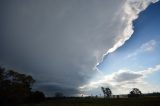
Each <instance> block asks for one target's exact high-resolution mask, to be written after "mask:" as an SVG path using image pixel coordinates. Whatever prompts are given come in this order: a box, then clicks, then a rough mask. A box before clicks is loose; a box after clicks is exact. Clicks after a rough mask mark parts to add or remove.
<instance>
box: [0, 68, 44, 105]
mask: <svg viewBox="0 0 160 106" xmlns="http://www.w3.org/2000/svg"><path fill="white" fill-rule="evenodd" d="M34 83H35V80H34V79H33V78H32V76H30V75H25V74H21V73H18V72H16V71H14V70H6V69H5V68H2V67H0V105H2V106H3V105H4V106H6V105H9V104H17V103H28V102H39V101H43V100H44V99H45V95H44V94H43V92H41V91H32V86H33V84H34Z"/></svg>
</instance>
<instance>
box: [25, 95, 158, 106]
mask: <svg viewBox="0 0 160 106" xmlns="http://www.w3.org/2000/svg"><path fill="white" fill-rule="evenodd" d="M24 106H29V105H24ZM33 106H160V98H155V97H153V98H151V97H150V98H129V99H102V98H81V99H77V98H75V99H71V98H66V99H57V100H48V101H45V102H42V103H38V104H35V105H33Z"/></svg>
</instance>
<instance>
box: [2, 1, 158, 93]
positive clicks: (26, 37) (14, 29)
mask: <svg viewBox="0 0 160 106" xmlns="http://www.w3.org/2000/svg"><path fill="white" fill-rule="evenodd" d="M46 1H47V0H45V1H44V0H34V1H32V0H26V1H25V0H14V1H6V0H4V1H3V0H1V1H0V8H2V9H1V10H2V12H0V15H1V16H2V17H1V18H0V23H1V24H0V28H1V31H0V50H2V51H3V52H0V64H2V65H7V66H8V67H11V68H15V69H17V70H22V71H21V72H23V73H26V74H31V75H32V76H33V77H34V78H35V79H36V80H37V83H36V84H37V85H35V88H37V89H40V90H41V89H42V88H43V89H42V90H44V92H45V93H46V94H47V93H48V94H51V93H50V92H47V90H46V89H49V88H50V87H52V88H55V89H56V88H62V89H60V90H61V92H67V91H68V90H70V89H72V90H73V89H75V90H74V94H75V93H76V91H77V89H78V87H79V86H82V85H84V84H86V83H87V82H89V81H90V79H92V78H93V77H95V76H96V75H97V74H99V72H100V71H98V72H97V70H98V69H97V67H96V65H97V64H98V63H100V62H101V61H102V59H103V58H104V56H106V55H107V54H108V53H112V52H114V51H115V50H116V49H117V48H118V47H120V46H122V45H123V44H124V43H125V41H126V40H128V39H129V38H130V37H131V35H132V33H133V25H132V23H133V21H134V20H135V19H136V18H137V17H138V14H139V13H140V12H141V11H143V10H144V9H146V7H147V6H148V5H149V4H150V3H153V2H156V1H157V0H98V1H97V0H81V1H79V0H67V1H66V0H58V1H55V0H53V1H52V0H48V1H47V2H46ZM44 87H46V88H44ZM65 88H66V89H65ZM65 90H66V91H65ZM50 91H51V92H52V93H53V94H54V92H55V91H56V90H53V91H52V90H50ZM68 92H69V91H68ZM77 93H79V92H77ZM70 94H72V93H70ZM68 95H69V94H68ZM72 95H73V94H72Z"/></svg>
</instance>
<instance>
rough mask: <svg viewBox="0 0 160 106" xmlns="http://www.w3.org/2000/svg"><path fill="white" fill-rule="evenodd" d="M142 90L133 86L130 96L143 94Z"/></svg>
mask: <svg viewBox="0 0 160 106" xmlns="http://www.w3.org/2000/svg"><path fill="white" fill-rule="evenodd" d="M141 95H142V92H141V91H140V90H139V89H138V88H133V89H132V91H130V94H129V96H130V97H138V96H141Z"/></svg>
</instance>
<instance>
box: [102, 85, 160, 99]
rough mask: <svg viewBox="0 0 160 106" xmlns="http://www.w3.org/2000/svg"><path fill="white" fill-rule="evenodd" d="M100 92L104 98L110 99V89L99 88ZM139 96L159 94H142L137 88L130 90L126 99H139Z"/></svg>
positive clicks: (158, 94)
mask: <svg viewBox="0 0 160 106" xmlns="http://www.w3.org/2000/svg"><path fill="white" fill-rule="evenodd" d="M101 90H102V92H103V94H104V97H105V98H110V97H111V96H112V91H111V89H110V88H104V87H101ZM141 96H160V93H159V92H153V93H147V94H142V92H141V91H140V90H139V89H138V88H132V90H131V91H130V92H129V94H128V97H141Z"/></svg>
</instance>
